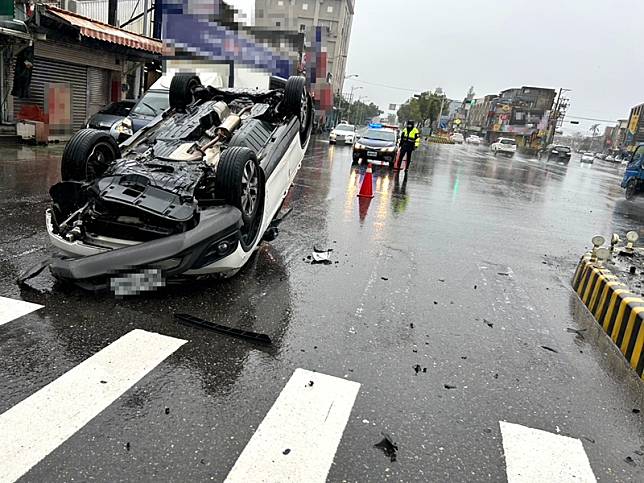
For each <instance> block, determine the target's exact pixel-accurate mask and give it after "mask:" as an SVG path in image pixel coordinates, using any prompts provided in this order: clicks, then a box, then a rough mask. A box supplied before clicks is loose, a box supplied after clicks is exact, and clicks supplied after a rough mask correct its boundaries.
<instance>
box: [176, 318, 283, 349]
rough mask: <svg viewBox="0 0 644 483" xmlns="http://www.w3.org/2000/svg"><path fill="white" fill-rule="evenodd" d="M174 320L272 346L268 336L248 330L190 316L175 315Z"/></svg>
mask: <svg viewBox="0 0 644 483" xmlns="http://www.w3.org/2000/svg"><path fill="white" fill-rule="evenodd" d="M174 318H175V319H176V320H177V321H178V322H180V323H182V324H184V325H193V326H197V327H201V328H203V329H208V330H212V331H214V332H218V333H220V334H224V335H227V336H230V337H237V338H240V339H246V340H249V341H251V342H255V343H257V344H264V345H270V344H271V343H272V342H271V338H270V337H269V336H268V335H266V334H258V333H257V332H251V331H248V330H241V329H235V328H232V327H226V326H225V325H220V324H215V323H214V322H210V321H208V320H204V319H200V318H198V317H193V316H192V315H188V314H174Z"/></svg>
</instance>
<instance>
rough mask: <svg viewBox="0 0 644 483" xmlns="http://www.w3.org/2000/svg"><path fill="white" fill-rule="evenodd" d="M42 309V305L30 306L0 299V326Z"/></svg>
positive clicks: (4, 298)
mask: <svg viewBox="0 0 644 483" xmlns="http://www.w3.org/2000/svg"><path fill="white" fill-rule="evenodd" d="M42 307H43V306H42V305H38V304H32V303H31V302H23V301H22V300H14V299H9V298H6V297H0V325H3V324H6V323H7V322H11V321H12V320H15V319H17V318H18V317H22V316H23V315H27V314H29V313H31V312H34V311H36V310H38V309H42Z"/></svg>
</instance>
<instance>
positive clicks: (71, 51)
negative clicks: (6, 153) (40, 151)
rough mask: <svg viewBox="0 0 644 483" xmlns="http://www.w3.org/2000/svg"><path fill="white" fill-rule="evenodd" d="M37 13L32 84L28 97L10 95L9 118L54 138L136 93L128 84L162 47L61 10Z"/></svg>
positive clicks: (45, 7) (153, 59) (151, 41)
mask: <svg viewBox="0 0 644 483" xmlns="http://www.w3.org/2000/svg"><path fill="white" fill-rule="evenodd" d="M38 8H39V15H38V16H37V21H36V24H35V25H34V31H35V35H34V37H35V39H34V42H33V44H34V45H33V49H34V50H33V61H32V62H31V63H32V67H31V82H30V84H29V88H28V93H26V95H22V96H20V95H17V96H12V97H13V109H12V111H13V119H14V120H34V121H42V122H45V123H47V124H49V125H50V133H51V134H52V135H53V137H54V138H57V137H63V138H64V137H67V136H68V135H69V134H71V133H72V132H75V131H76V130H78V129H80V128H82V127H83V126H84V125H85V123H86V121H87V119H88V118H89V117H90V116H91V115H93V114H94V113H96V112H97V111H98V110H99V109H100V108H101V107H103V106H105V105H106V104H108V103H109V102H111V101H115V100H120V99H122V98H124V97H125V95H126V93H128V92H136V89H133V88H132V86H128V82H130V83H131V82H132V81H135V82H138V81H139V78H140V76H139V75H137V73H138V72H140V69H141V68H142V67H143V66H144V65H145V64H146V63H150V62H154V61H158V60H159V59H160V54H161V52H162V44H161V42H159V41H155V40H153V39H149V38H147V37H143V36H140V35H136V34H132V33H131V32H126V31H124V30H121V29H117V28H115V27H112V26H109V25H106V24H103V23H100V22H95V21H92V20H90V19H87V18H85V17H82V16H79V15H77V14H73V13H70V12H67V11H65V10H61V9H57V8H54V7H47V6H43V5H40V6H39V7H38ZM16 55H19V52H18V53H16ZM14 70H15V62H14ZM12 78H13V76H12ZM61 106H62V108H61ZM54 111H56V112H55V114H54V117H55V119H52V113H53V112H54ZM51 137H52V136H50V138H51Z"/></svg>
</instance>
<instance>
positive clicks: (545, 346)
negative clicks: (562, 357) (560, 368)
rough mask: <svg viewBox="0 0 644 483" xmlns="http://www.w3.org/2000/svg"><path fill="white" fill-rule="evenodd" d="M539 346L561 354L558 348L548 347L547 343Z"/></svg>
mask: <svg viewBox="0 0 644 483" xmlns="http://www.w3.org/2000/svg"><path fill="white" fill-rule="evenodd" d="M539 347H541V348H542V349H545V350H547V351H550V352H554V353H555V354H559V351H558V350H555V349H553V348H552V347H548V346H547V345H542V346H539Z"/></svg>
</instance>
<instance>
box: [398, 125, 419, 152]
mask: <svg viewBox="0 0 644 483" xmlns="http://www.w3.org/2000/svg"><path fill="white" fill-rule="evenodd" d="M412 142H413V143H414V147H415V148H418V147H419V146H420V131H419V130H418V129H416V128H413V129H412V130H411V131H407V128H405V129H403V131H402V133H401V135H400V145H401V146H402V145H403V143H405V144H407V143H412Z"/></svg>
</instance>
